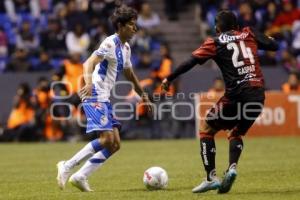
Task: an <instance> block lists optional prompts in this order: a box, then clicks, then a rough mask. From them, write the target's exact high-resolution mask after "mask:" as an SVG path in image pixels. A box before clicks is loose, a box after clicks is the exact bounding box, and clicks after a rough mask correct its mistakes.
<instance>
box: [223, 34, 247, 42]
mask: <svg viewBox="0 0 300 200" xmlns="http://www.w3.org/2000/svg"><path fill="white" fill-rule="evenodd" d="M248 35H249V33H241V34H240V35H227V34H225V33H222V34H221V35H220V36H219V41H220V42H221V43H229V42H232V41H236V40H243V39H245V38H246V37H247V36H248Z"/></svg>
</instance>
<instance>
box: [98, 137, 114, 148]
mask: <svg viewBox="0 0 300 200" xmlns="http://www.w3.org/2000/svg"><path fill="white" fill-rule="evenodd" d="M100 141H101V144H102V145H103V146H104V147H105V148H108V149H110V148H112V147H113V146H114V137H113V136H111V134H106V135H105V136H102V137H101V140H100Z"/></svg>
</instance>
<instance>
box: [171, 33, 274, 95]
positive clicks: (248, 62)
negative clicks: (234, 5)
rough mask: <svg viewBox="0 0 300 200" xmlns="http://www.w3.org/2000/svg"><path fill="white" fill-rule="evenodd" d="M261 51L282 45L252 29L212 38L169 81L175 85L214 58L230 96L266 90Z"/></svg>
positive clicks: (272, 49) (181, 65)
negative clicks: (258, 52) (250, 90)
mask: <svg viewBox="0 0 300 200" xmlns="http://www.w3.org/2000/svg"><path fill="white" fill-rule="evenodd" d="M258 49H261V50H271V51H276V50H277V49H278V44H277V43H276V41H275V40H273V39H272V38H269V37H267V36H266V35H264V34H262V33H259V32H256V31H254V30H251V29H250V28H249V27H246V28H244V29H242V30H241V31H237V30H232V31H228V32H224V33H221V34H219V35H218V36H216V37H214V38H208V39H207V40H206V41H205V42H204V43H203V44H202V45H201V46H200V47H199V48H198V49H196V50H195V51H194V52H193V53H192V57H191V58H190V59H188V60H187V61H185V62H183V63H181V64H180V65H179V67H178V68H177V69H176V70H175V71H174V72H173V73H172V74H171V75H169V76H168V77H167V80H168V81H169V82H171V81H173V80H174V79H175V78H177V77H178V76H179V75H181V74H183V73H185V72H187V71H188V70H190V69H191V68H193V67H194V66H195V65H196V64H200V65H201V64H204V63H205V62H206V61H207V60H209V59H213V60H214V61H215V62H216V63H217V64H218V66H219V68H220V69H221V72H222V74H223V78H224V82H225V85H226V94H227V95H229V96H231V95H236V94H241V91H249V90H248V89H249V88H262V89H261V90H263V88H264V78H263V75H262V72H261V69H260V65H259V61H258V56H257V50H258ZM246 88H247V90H244V89H246Z"/></svg>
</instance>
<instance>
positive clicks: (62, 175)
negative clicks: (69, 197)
mask: <svg viewBox="0 0 300 200" xmlns="http://www.w3.org/2000/svg"><path fill="white" fill-rule="evenodd" d="M102 149H103V146H102V145H101V142H100V140H99V139H95V140H93V141H91V142H89V143H88V144H86V145H85V146H84V147H83V148H82V149H81V150H79V151H78V152H77V153H76V154H75V155H74V156H73V157H72V158H70V159H69V160H67V161H60V162H58V163H57V170H58V173H57V183H58V186H59V187H60V188H61V189H64V187H65V184H66V182H67V180H68V178H69V176H70V175H71V170H72V169H73V168H74V167H75V166H76V165H79V164H80V163H81V162H82V161H84V160H86V159H87V158H89V157H91V156H92V155H93V154H94V153H96V152H98V151H101V150H102Z"/></svg>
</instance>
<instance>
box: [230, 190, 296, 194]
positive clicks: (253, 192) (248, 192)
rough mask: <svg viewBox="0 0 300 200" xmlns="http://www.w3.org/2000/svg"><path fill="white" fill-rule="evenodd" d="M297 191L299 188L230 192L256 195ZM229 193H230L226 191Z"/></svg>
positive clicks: (294, 192) (293, 192)
mask: <svg viewBox="0 0 300 200" xmlns="http://www.w3.org/2000/svg"><path fill="white" fill-rule="evenodd" d="M297 193H300V189H295V190H282V191H278V190H277V191H276V190H274V191H271V190H268V191H246V192H234V193H232V195H235V194H236V195H243V194H245V195H251V194H252V195H257V194H297ZM228 194H230V193H228Z"/></svg>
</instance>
